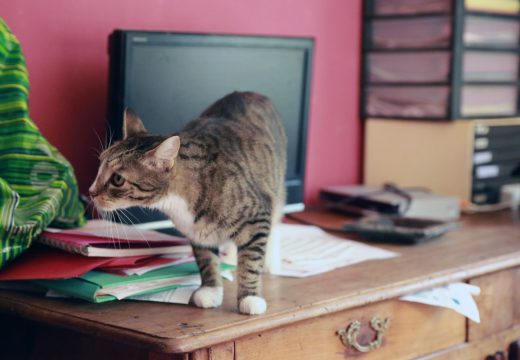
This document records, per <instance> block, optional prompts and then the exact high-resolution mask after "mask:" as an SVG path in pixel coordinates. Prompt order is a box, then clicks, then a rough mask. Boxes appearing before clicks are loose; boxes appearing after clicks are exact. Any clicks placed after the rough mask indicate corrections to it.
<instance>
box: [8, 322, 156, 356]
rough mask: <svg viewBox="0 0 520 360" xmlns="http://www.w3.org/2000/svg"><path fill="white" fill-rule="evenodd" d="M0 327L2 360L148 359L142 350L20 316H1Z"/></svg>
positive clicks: (147, 354) (146, 353)
mask: <svg viewBox="0 0 520 360" xmlns="http://www.w3.org/2000/svg"><path fill="white" fill-rule="evenodd" d="M0 324H1V326H0V349H1V350H0V359H2V360H26V359H27V360H93V359H95V360H105V359H106V360H109V359H110V360H117V359H125V360H147V359H151V358H150V357H149V353H148V351H146V350H143V349H138V348H136V347H132V346H129V345H125V344H122V343H116V342H114V341H111V340H110V339H102V338H97V337H96V338H94V337H91V336H88V335H84V334H80V333H76V332H74V331H71V330H67V329H60V328H57V327H50V326H46V325H44V324H41V323H36V322H33V321H29V320H25V319H23V318H20V317H15V316H11V315H6V314H0ZM71 354H74V355H73V356H72V357H71Z"/></svg>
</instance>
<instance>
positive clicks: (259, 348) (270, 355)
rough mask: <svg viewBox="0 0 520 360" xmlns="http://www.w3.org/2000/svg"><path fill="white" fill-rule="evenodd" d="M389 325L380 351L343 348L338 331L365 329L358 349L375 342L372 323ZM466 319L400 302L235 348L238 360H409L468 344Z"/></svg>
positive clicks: (309, 324)
mask: <svg viewBox="0 0 520 360" xmlns="http://www.w3.org/2000/svg"><path fill="white" fill-rule="evenodd" d="M374 317H378V318H379V319H382V320H383V319H386V318H389V319H390V325H389V328H388V329H387V331H386V332H385V333H384V335H382V337H381V338H382V343H381V346H380V347H379V348H377V349H374V350H370V351H368V352H366V353H362V352H360V351H358V350H356V349H355V348H353V347H352V346H348V345H347V346H345V345H343V344H342V341H341V339H340V336H339V335H338V334H337V332H338V330H346V329H347V328H348V327H349V325H351V324H352V323H354V322H355V321H356V320H357V321H359V322H360V323H361V329H360V331H359V334H358V336H357V338H356V339H357V342H358V343H359V344H360V345H362V346H363V345H366V344H368V343H370V342H373V341H374V340H375V338H376V335H375V331H374V330H372V329H371V328H370V322H371V319H373V318H374ZM465 324H466V322H465V318H464V317H462V316H461V315H459V314H457V313H455V312H454V311H452V310H447V309H442V308H436V307H432V306H427V305H421V304H415V303H409V302H404V301H398V300H391V301H385V302H382V303H378V304H372V305H367V306H364V307H360V308H356V309H352V310H346V311H343V312H340V313H336V314H331V315H327V316H323V317H321V318H317V319H311V320H306V321H303V322H300V323H297V324H294V325H292V326H288V327H285V328H281V329H277V330H272V331H269V332H266V333H262V334H258V335H254V336H250V337H246V338H243V339H240V340H237V341H236V342H235V360H242V359H250V360H251V359H255V360H260V359H284V360H291V359H295V360H296V359H298V360H300V359H324V360H325V359H326V360H333V359H344V358H345V357H347V356H362V357H363V359H408V358H411V357H416V356H420V355H424V354H428V353H431V352H434V351H437V350H440V349H443V348H446V347H448V346H452V345H455V344H460V343H463V342H464V341H465Z"/></svg>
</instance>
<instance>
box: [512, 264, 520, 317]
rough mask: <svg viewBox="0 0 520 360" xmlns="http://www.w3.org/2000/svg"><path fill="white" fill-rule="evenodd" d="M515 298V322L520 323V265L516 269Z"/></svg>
mask: <svg viewBox="0 0 520 360" xmlns="http://www.w3.org/2000/svg"><path fill="white" fill-rule="evenodd" d="M513 285H514V294H515V295H514V298H513V304H514V306H515V324H516V325H520V267H518V268H516V269H515V270H514V281H513Z"/></svg>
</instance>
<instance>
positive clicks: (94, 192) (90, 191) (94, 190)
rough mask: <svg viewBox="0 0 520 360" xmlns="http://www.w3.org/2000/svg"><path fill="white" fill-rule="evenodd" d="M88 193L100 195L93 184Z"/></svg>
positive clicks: (94, 195) (93, 195)
mask: <svg viewBox="0 0 520 360" xmlns="http://www.w3.org/2000/svg"><path fill="white" fill-rule="evenodd" d="M88 194H89V195H90V197H96V196H98V193H97V192H96V189H95V188H94V187H93V186H91V187H90V188H89V189H88Z"/></svg>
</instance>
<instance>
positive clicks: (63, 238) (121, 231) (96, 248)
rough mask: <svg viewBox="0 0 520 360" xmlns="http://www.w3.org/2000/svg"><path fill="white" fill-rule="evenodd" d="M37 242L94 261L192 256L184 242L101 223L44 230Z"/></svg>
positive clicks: (144, 231)
mask: <svg viewBox="0 0 520 360" xmlns="http://www.w3.org/2000/svg"><path fill="white" fill-rule="evenodd" d="M36 241H38V242H40V243H42V244H45V245H48V246H52V247H55V248H58V249H62V250H65V251H68V252H70V253H75V254H81V255H83V256H94V257H127V256H142V255H158V254H177V255H187V254H191V252H192V248H191V245H190V244H189V242H188V240H187V239H185V238H182V237H177V236H171V235H168V234H163V233H159V232H156V231H149V230H140V229H136V228H135V227H132V226H129V225H125V224H119V223H111V222H108V221H104V220H90V221H89V222H88V223H87V225H85V226H84V227H82V228H77V229H53V228H47V229H46V230H45V231H43V232H42V234H41V235H40V236H39V237H38V238H37V240H36Z"/></svg>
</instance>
